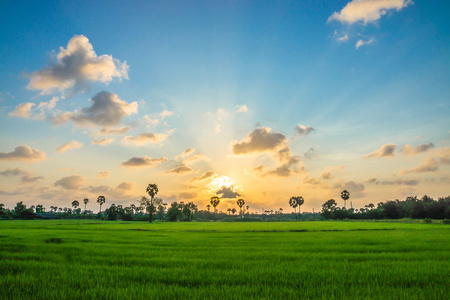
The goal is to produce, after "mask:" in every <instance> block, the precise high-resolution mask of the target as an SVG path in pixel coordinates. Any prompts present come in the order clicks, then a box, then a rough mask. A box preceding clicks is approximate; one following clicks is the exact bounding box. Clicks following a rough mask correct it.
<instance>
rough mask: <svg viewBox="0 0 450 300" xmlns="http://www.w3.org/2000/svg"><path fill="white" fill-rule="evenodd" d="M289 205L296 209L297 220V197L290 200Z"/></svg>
mask: <svg viewBox="0 0 450 300" xmlns="http://www.w3.org/2000/svg"><path fill="white" fill-rule="evenodd" d="M289 205H290V206H291V207H292V208H293V209H294V214H295V218H296V219H297V211H296V210H295V209H296V208H297V206H298V203H297V197H291V199H289Z"/></svg>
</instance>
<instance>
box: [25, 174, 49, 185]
mask: <svg viewBox="0 0 450 300" xmlns="http://www.w3.org/2000/svg"><path fill="white" fill-rule="evenodd" d="M41 179H44V177H43V176H31V175H30V174H26V175H24V176H23V177H22V180H21V181H22V183H35V182H36V181H39V180H41Z"/></svg>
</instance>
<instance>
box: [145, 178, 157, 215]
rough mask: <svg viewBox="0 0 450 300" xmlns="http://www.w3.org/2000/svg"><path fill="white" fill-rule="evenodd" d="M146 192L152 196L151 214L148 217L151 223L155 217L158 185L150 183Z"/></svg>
mask: <svg viewBox="0 0 450 300" xmlns="http://www.w3.org/2000/svg"><path fill="white" fill-rule="evenodd" d="M146 192H147V194H148V195H149V196H150V211H149V214H150V216H149V218H148V221H149V222H150V223H151V222H152V217H153V198H154V197H155V196H156V194H158V186H157V185H156V184H154V183H150V184H149V185H148V186H147V189H146Z"/></svg>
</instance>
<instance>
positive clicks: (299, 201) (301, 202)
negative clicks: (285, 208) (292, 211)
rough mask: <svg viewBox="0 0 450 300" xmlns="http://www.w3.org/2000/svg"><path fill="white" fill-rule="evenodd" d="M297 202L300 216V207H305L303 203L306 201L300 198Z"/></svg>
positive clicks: (297, 198)
mask: <svg viewBox="0 0 450 300" xmlns="http://www.w3.org/2000/svg"><path fill="white" fill-rule="evenodd" d="M296 201H297V204H298V214H299V215H300V207H301V206H302V205H303V203H305V199H303V197H302V196H300V197H296Z"/></svg>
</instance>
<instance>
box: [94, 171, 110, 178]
mask: <svg viewBox="0 0 450 300" xmlns="http://www.w3.org/2000/svg"><path fill="white" fill-rule="evenodd" d="M109 175H111V173H110V172H108V171H103V172H100V173H98V174H97V177H98V178H107V177H109Z"/></svg>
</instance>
